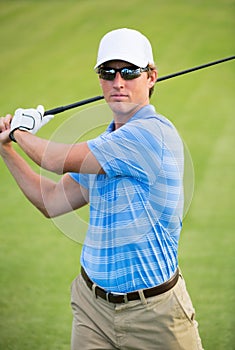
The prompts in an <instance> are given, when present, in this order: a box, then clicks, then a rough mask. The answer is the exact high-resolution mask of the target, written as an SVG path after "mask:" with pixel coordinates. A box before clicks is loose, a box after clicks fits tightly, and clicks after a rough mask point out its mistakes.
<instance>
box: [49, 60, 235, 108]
mask: <svg viewBox="0 0 235 350" xmlns="http://www.w3.org/2000/svg"><path fill="white" fill-rule="evenodd" d="M234 59H235V56H229V57H226V58H222V59H220V60H217V61H213V62H209V63H205V64H202V65H200V66H196V67H193V68H189V69H185V70H182V71H180V72H176V73H172V74H169V75H165V76H163V77H160V78H158V80H157V82H156V83H159V82H160V81H163V80H167V79H171V78H174V77H177V76H179V75H183V74H187V73H190V72H194V71H196V70H199V69H203V68H206V67H210V66H213V65H216V64H219V63H222V62H226V61H230V60H234ZM102 99H104V96H95V97H91V98H88V99H86V100H82V101H79V102H75V103H72V104H69V105H66V106H60V107H56V108H53V109H50V110H48V111H45V113H44V115H49V114H58V113H62V112H64V111H67V110H69V109H72V108H76V107H79V106H83V105H85V104H88V103H92V102H95V101H99V100H102Z"/></svg>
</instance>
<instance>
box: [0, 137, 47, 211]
mask: <svg viewBox="0 0 235 350" xmlns="http://www.w3.org/2000/svg"><path fill="white" fill-rule="evenodd" d="M1 156H2V159H3V160H4V162H5V164H6V166H7V168H8V169H9V171H10V173H11V175H12V176H13V177H14V179H15V181H16V183H17V184H18V186H19V188H20V189H21V191H22V192H23V194H24V195H25V196H26V198H27V199H28V200H29V201H30V202H31V203H32V204H33V205H34V206H35V207H36V208H37V209H39V210H40V211H41V212H42V213H43V214H44V215H45V216H48V213H47V210H46V207H45V198H44V195H43V193H46V192H47V187H49V183H50V182H51V180H48V179H44V178H43V177H41V176H40V175H39V174H37V173H35V172H34V171H33V170H32V169H31V168H30V166H29V165H28V164H27V162H26V161H25V160H24V159H23V158H22V157H21V156H20V155H19V154H18V153H17V152H16V151H15V150H14V149H13V148H12V147H11V144H7V145H5V146H2V147H1ZM50 185H51V183H50Z"/></svg>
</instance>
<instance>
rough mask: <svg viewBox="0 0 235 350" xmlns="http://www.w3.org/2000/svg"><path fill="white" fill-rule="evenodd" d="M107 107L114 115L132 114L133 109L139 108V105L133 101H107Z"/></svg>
mask: <svg viewBox="0 0 235 350" xmlns="http://www.w3.org/2000/svg"><path fill="white" fill-rule="evenodd" d="M108 104H109V107H110V109H111V110H112V112H113V113H115V114H116V115H129V114H134V113H135V111H137V110H138V109H139V105H138V104H135V103H129V102H121V101H120V102H119V101H115V102H109V103H108Z"/></svg>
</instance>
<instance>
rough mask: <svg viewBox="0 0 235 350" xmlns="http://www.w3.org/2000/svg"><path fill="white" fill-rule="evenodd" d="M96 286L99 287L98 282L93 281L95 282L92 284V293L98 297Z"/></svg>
mask: <svg viewBox="0 0 235 350" xmlns="http://www.w3.org/2000/svg"><path fill="white" fill-rule="evenodd" d="M96 287H97V284H95V283H93V284H92V287H91V290H92V294H93V295H94V297H95V298H96V299H97V294H96Z"/></svg>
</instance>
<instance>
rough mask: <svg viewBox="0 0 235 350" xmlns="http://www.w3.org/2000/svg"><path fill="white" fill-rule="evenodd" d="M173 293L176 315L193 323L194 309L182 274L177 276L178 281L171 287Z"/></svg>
mask: <svg viewBox="0 0 235 350" xmlns="http://www.w3.org/2000/svg"><path fill="white" fill-rule="evenodd" d="M173 295H174V297H175V300H176V305H177V307H176V317H177V318H180V319H186V320H188V321H189V322H190V323H193V322H194V317H195V310H194V307H193V304H192V301H191V298H190V296H189V294H188V291H187V289H186V285H185V281H184V279H183V277H182V276H180V277H179V282H178V283H177V285H176V287H175V288H174V289H173Z"/></svg>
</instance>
